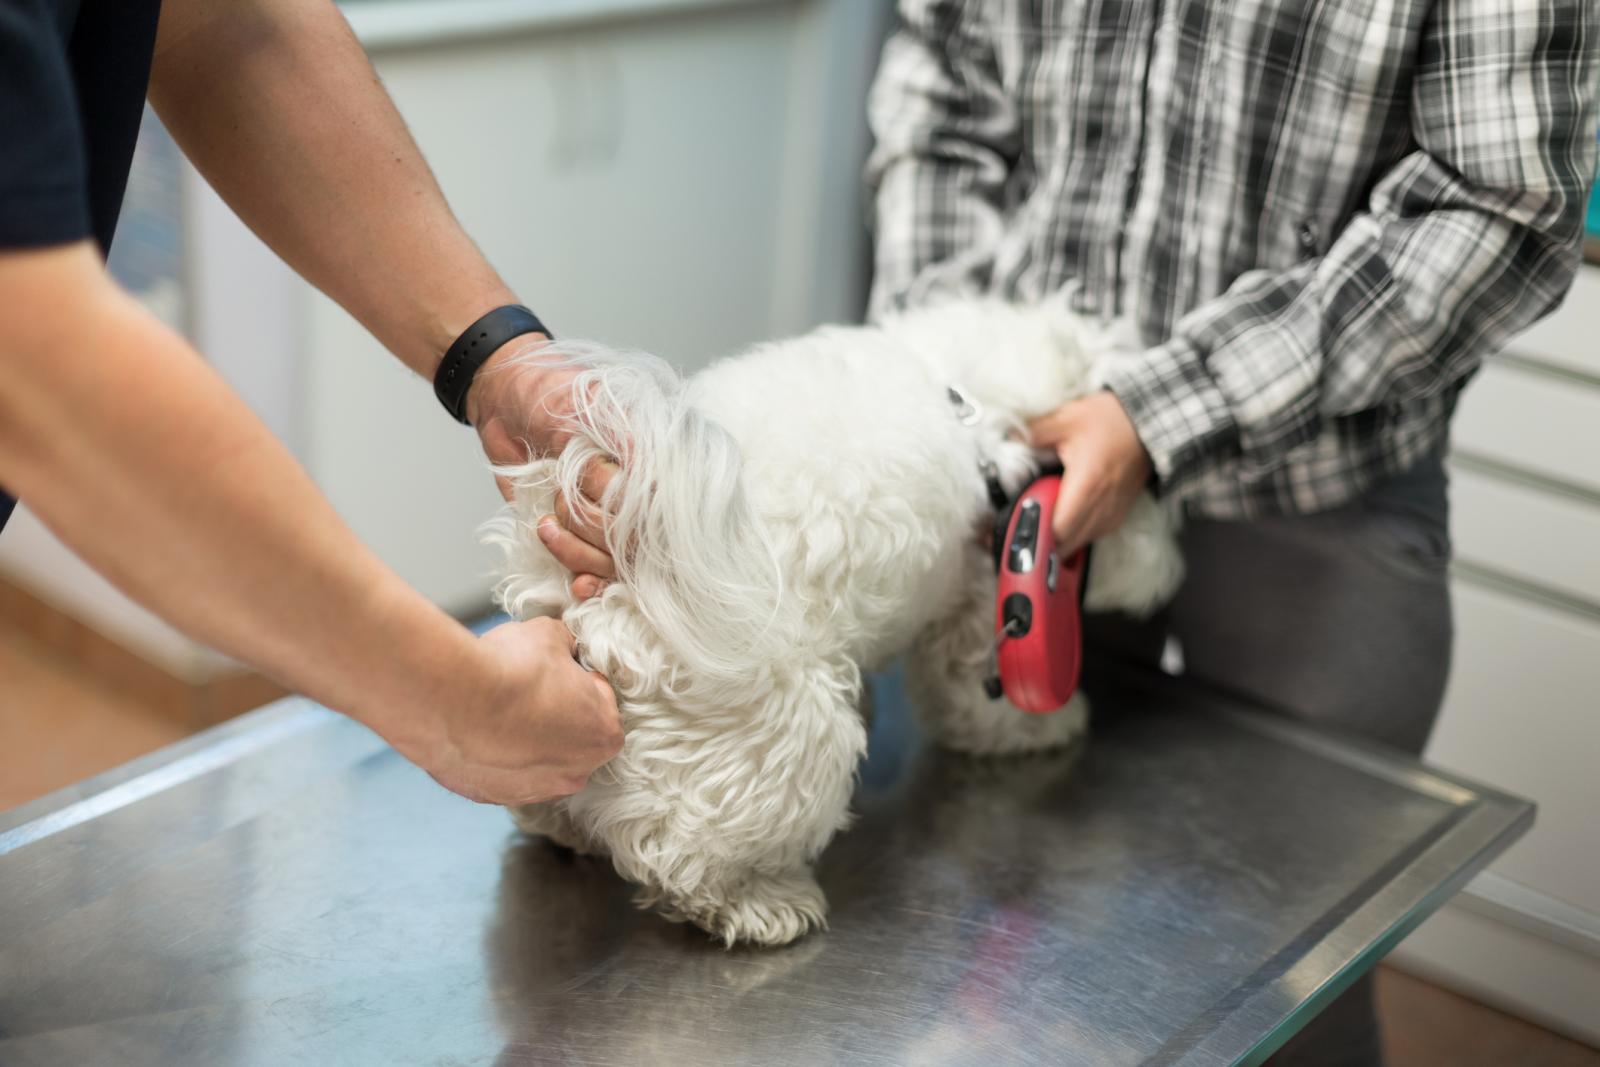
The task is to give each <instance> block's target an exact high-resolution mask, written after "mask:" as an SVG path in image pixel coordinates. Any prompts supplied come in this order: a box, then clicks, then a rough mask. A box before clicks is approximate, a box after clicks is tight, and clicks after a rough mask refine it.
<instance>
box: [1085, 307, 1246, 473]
mask: <svg viewBox="0 0 1600 1067" xmlns="http://www.w3.org/2000/svg"><path fill="white" fill-rule="evenodd" d="M1101 377H1102V379H1103V381H1104V383H1105V386H1106V388H1107V389H1109V390H1111V392H1112V394H1113V395H1115V396H1116V398H1117V400H1118V401H1120V402H1121V404H1122V407H1123V410H1125V411H1126V412H1127V413H1128V418H1129V419H1131V420H1132V421H1133V427H1134V429H1135V430H1136V431H1137V432H1138V434H1139V440H1140V442H1141V443H1143V445H1144V447H1145V451H1147V452H1149V453H1150V465H1151V466H1152V467H1153V468H1154V470H1155V477H1156V483H1157V492H1158V493H1159V494H1160V495H1161V496H1163V497H1172V496H1175V495H1178V494H1180V493H1181V492H1182V491H1183V490H1184V489H1185V488H1186V487H1188V486H1189V485H1191V484H1192V483H1193V482H1194V481H1195V480H1197V479H1198V478H1199V477H1200V476H1201V475H1202V474H1204V473H1205V471H1206V469H1207V468H1208V466H1209V465H1210V463H1211V461H1212V460H1213V459H1215V458H1216V457H1218V456H1220V455H1223V454H1226V453H1227V452H1229V451H1232V450H1236V449H1237V448H1238V440H1239V429H1238V426H1237V425H1236V424H1235V423H1234V421H1233V413H1232V412H1231V411H1230V410H1229V408H1228V403H1227V401H1226V400H1224V399H1223V396H1222V390H1220V389H1218V388H1217V384H1216V382H1214V381H1212V380H1211V376H1210V375H1209V374H1207V373H1206V369H1205V365H1204V364H1203V363H1202V362H1201V359H1200V353H1199V352H1198V351H1196V350H1195V348H1194V346H1193V345H1191V344H1189V342H1187V341H1185V340H1183V339H1182V338H1176V337H1175V338H1173V339H1172V340H1170V341H1168V342H1167V343H1166V344H1164V345H1161V346H1159V347H1156V348H1152V349H1149V350H1147V351H1145V352H1143V353H1141V354H1140V355H1138V356H1122V357H1119V358H1114V359H1112V360H1110V361H1108V363H1107V364H1106V365H1105V366H1104V367H1103V368H1102V371H1101Z"/></svg>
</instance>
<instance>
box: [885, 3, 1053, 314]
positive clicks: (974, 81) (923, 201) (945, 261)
mask: <svg viewBox="0 0 1600 1067" xmlns="http://www.w3.org/2000/svg"><path fill="white" fill-rule="evenodd" d="M982 8H983V5H979V4H952V3H950V2H948V0H900V4H899V11H900V25H899V27H898V29H897V30H896V31H895V33H894V34H893V35H892V36H891V37H890V38H889V41H888V43H887V44H885V45H884V49H883V58H882V60H881V61H880V63H879V65H878V73H877V76H876V78H875V79H874V80H873V84H872V91H871V94H870V96H869V97H868V101H867V118H868V123H869V125H870V126H871V129H872V134H873V140H874V147H873V150H872V155H871V157H870V158H869V160H868V162H867V182H868V186H869V188H870V189H871V191H872V195H873V247H874V258H875V263H874V271H873V283H872V297H871V300H870V310H871V313H872V315H873V316H874V317H878V316H881V315H883V314H884V313H886V312H888V311H891V310H894V309H897V308H902V307H905V306H908V305H914V304H919V303H923V302H925V301H927V300H928V299H929V298H930V297H931V296H933V295H935V294H941V295H942V294H961V293H974V292H982V291H984V290H985V289H986V288H987V286H988V277H989V272H990V270H991V269H992V267H993V263H994V245H995V242H996V241H997V240H998V239H999V236H1000V233H1001V230H1002V214H1003V211H1004V209H1005V196H1006V185H1007V183H1008V182H1009V180H1010V178H1011V171H1012V168H1013V166H1014V165H1015V163H1016V160H1017V157H1018V154H1019V153H1020V151H1021V128H1020V125H1019V118H1018V114H1017V109H1016V106H1015V105H1014V103H1013V102H1012V101H1011V100H1010V98H1009V96H1008V95H1007V94H1006V92H1005V89H1004V87H1003V86H1002V85H1001V84H1000V75H999V71H998V69H997V68H996V65H995V57H994V51H993V48H992V44H991V42H990V41H989V40H988V39H987V35H986V31H985V28H984V27H982V26H979V25H973V24H972V20H975V19H981V18H983V15H984V12H983V10H982Z"/></svg>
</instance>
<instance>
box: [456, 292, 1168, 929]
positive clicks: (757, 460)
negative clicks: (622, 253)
mask: <svg viewBox="0 0 1600 1067" xmlns="http://www.w3.org/2000/svg"><path fill="white" fill-rule="evenodd" d="M1111 348H1112V346H1111V345H1109V343H1107V342H1106V341H1105V340H1104V339H1103V337H1102V336H1100V335H1098V334H1097V333H1096V332H1095V331H1093V330H1091V329H1089V328H1088V327H1087V326H1086V325H1084V324H1083V323H1082V322H1081V321H1080V320H1079V319H1077V318H1076V317H1075V316H1073V315H1072V314H1071V313H1069V312H1067V311H1064V310H1061V309H1059V308H1052V307H1037V308H1018V307H1013V306H1008V305H1005V304H1001V303H996V302H962V303H951V304H948V305H944V306H941V307H935V308H931V309H928V310H923V311H917V312H914V313H908V314H905V315H903V316H901V317H899V318H896V319H893V320H891V321H888V322H885V323H883V324H882V325H881V326H879V327H862V328H824V329H820V330H817V331H816V332H814V333H811V334H808V335H806V336H804V337H800V338H796V339H794V340H790V341H783V342H778V343H774V344H767V345H761V346H758V347H756V348H754V349H752V350H751V351H749V352H746V353H744V354H742V355H739V356H735V357H732V358H729V359H725V360H722V361H721V362H718V363H716V364H715V365H713V366H711V367H710V368H708V369H707V370H705V371H703V372H701V373H699V374H697V375H695V376H694V377H692V378H690V379H689V380H687V381H683V380H681V379H680V378H679V377H678V376H677V375H676V374H675V373H674V372H673V371H671V370H670V369H669V368H668V367H667V366H666V365H665V364H664V363H662V362H661V361H660V360H657V359H655V358H653V357H649V356H643V355H638V354H618V353H612V352H607V351H605V350H601V349H599V348H596V347H593V346H582V345H580V346H572V345H563V346H561V351H563V352H564V353H565V355H566V356H567V357H568V358H569V359H571V360H573V361H574V362H575V363H576V364H577V365H579V366H580V367H582V368H583V373H582V374H581V375H580V376H579V378H578V380H577V382H576V383H575V385H574V387H573V388H574V404H575V406H576V414H575V416H574V431H575V436H574V438H573V440H572V443H571V444H569V445H568V446H567V447H566V449H565V450H564V451H563V452H562V454H561V455H560V456H559V457H558V458H555V459H551V460H539V461H534V462H531V463H528V464H527V465H525V466H521V467H516V468H512V469H511V470H510V471H509V472H507V473H509V474H510V475H511V477H512V479H513V481H514V483H515V485H516V493H515V497H514V502H513V503H512V505H511V506H510V507H509V508H508V509H507V510H506V512H504V513H503V514H502V515H501V516H500V517H498V518H496V519H494V520H492V521H491V522H490V523H489V524H488V526H487V527H486V532H485V536H486V539H487V540H489V541H490V542H492V543H493V544H495V545H498V546H499V547H500V548H501V549H502V550H503V551H504V553H505V559H506V577H505V578H504V580H503V581H502V582H501V583H500V585H499V587H498V590H497V595H498V597H499V599H500V601H501V603H502V604H503V605H504V606H505V608H506V609H507V610H508V611H509V612H510V613H511V614H512V615H514V616H516V617H519V618H528V617H531V616H535V615H559V616H560V617H561V618H562V619H563V620H564V621H565V623H566V624H567V626H569V627H570V628H571V629H572V631H573V633H574V634H576V635H577V639H578V643H579V647H580V649H581V650H582V653H583V655H584V657H585V662H587V663H588V664H589V665H591V666H592V667H594V668H595V669H597V670H600V671H602V672H603V673H604V674H605V675H606V677H608V678H609V679H610V680H611V682H612V684H613V685H614V686H615V687H616V692H617V697H618V701H619V703H620V706H621V710H622V717H623V723H624V727H625V730H626V734H627V741H626V743H625V744H624V746H623V750H622V752H621V754H620V755H618V756H617V757H616V759H614V760H613V761H612V762H611V763H609V764H607V765H606V766H605V767H603V768H601V769H600V771H598V772H597V773H596V774H595V775H594V776H593V778H592V779H591V781H590V783H589V785H588V786H587V787H586V788H584V789H583V790H582V791H581V792H580V793H578V794H577V795H575V796H572V797H569V798H567V799H565V800H561V801H557V802H555V803H552V804H541V805H533V806H530V807H525V808H522V809H519V810H517V811H516V812H515V813H514V814H515V816H516V819H517V822H518V825H519V826H521V827H522V828H523V829H524V830H526V831H528V832H530V833H537V834H544V835H546V836H548V837H550V838H551V839H552V840H554V841H556V842H558V843H560V844H563V845H566V846H569V847H571V848H574V849H577V850H579V851H584V852H594V853H600V854H604V855H606V856H609V857H610V859H611V861H612V862H613V863H614V864H615V866H616V869H617V870H618V872H620V873H621V874H622V875H623V877H625V878H628V879H630V880H631V881H633V882H636V883H638V884H639V885H640V886H641V887H643V889H642V893H641V897H640V902H641V904H643V905H645V906H654V907H656V908H658V909H659V910H660V911H661V912H662V913H663V914H665V915H667V916H668V917H670V918H673V919H680V920H689V921H691V922H694V923H696V924H697V925H699V926H701V927H702V928H704V929H705V930H707V931H709V932H711V933H712V934H714V935H717V936H718V937H720V938H722V939H724V940H725V941H726V942H728V943H729V944H732V943H734V942H736V941H752V942H758V943H762V944H782V943H785V942H788V941H791V940H793V939H795V938H797V937H799V936H800V935H801V934H803V933H805V932H806V931H807V930H808V929H809V928H811V927H813V926H819V925H821V924H822V923H823V917H824V913H825V910H826V902H825V900H824V898H823V895H822V891H821V889H820V888H819V887H818V885H817V883H816V880H815V879H814V878H813V876H812V871H811V864H812V862H813V860H814V859H815V858H816V856H817V854H818V853H819V852H820V851H821V850H822V848H823V846H825V845H826V844H827V843H828V841H829V839H831V838H832V837H833V835H834V834H835V833H837V832H838V831H839V830H840V829H841V828H843V827H844V826H845V825H846V824H847V822H848V821H849V803H850V795H851V790H852V785H853V782H854V776H855V770H856V765H857V762H858V760H859V759H860V758H861V756H862V754H863V751H864V750H865V747H866V731H865V728H864V726H863V722H862V718H861V715H860V713H859V712H858V710H857V708H858V700H859V698H860V695H861V689H862V672H863V671H865V670H872V669H874V668H876V667H879V666H882V665H884V664H886V663H888V662H889V661H891V660H893V659H894V658H895V657H897V656H900V655H902V654H906V655H907V657H908V677H909V682H910V692H911V695H912V698H913V701H914V702H915V703H916V705H917V706H918V708H919V711H920V713H921V715H922V716H923V717H924V719H925V724H926V727H927V729H928V731H929V732H930V733H931V734H932V735H933V737H934V738H935V739H937V740H938V741H940V742H941V743H943V744H945V745H947V746H950V747H952V748H955V749H959V750H962V751H965V752H971V753H982V754H1003V753H1019V752H1030V751H1034V750H1038V749H1043V748H1047V747H1051V746H1056V745H1062V744H1065V743H1067V742H1068V741H1070V740H1072V739H1073V738H1074V737H1075V736H1077V735H1078V734H1079V733H1081V732H1082V730H1083V729H1084V726H1085V723H1086V713H1087V707H1086V705H1085V703H1084V701H1083V699H1082V697H1081V696H1079V697H1075V698H1074V700H1073V701H1072V703H1071V704H1069V705H1068V706H1067V707H1066V708H1064V709H1062V710H1061V711H1059V712H1056V713H1054V714H1052V715H1043V716H1040V715H1030V714H1027V713H1025V712H1022V711H1020V710H1018V709H1016V708H1014V707H1012V706H1011V705H1010V704H1008V703H1007V702H1006V701H1005V700H1004V699H1000V700H992V699H990V698H989V697H988V696H987V695H986V693H985V689H984V680H985V677H986V676H987V675H988V673H989V672H990V671H991V669H992V667H991V662H992V661H991V649H992V646H993V639H994V589H995V573H994V564H993V562H992V557H991V555H990V550H989V549H988V548H987V547H985V546H984V545H983V544H982V543H981V540H980V538H981V531H983V530H984V529H985V528H986V527H987V526H988V525H989V524H990V523H992V521H993V512H992V506H991V504H990V503H989V499H988V494H987V492H986V490H985V478H984V474H983V473H982V470H981V467H982V465H983V464H990V465H992V467H991V469H992V470H997V471H998V473H999V476H1000V478H1001V481H1002V482H1003V484H1004V486H1005V487H1006V489H1007V490H1008V492H1012V493H1015V492H1016V491H1017V490H1018V489H1019V488H1020V487H1021V486H1022V485H1024V484H1025V483H1026V482H1027V481H1028V480H1029V478H1030V476H1031V474H1032V473H1033V472H1034V471H1035V470H1036V469H1037V463H1038V458H1037V456H1036V455H1035V453H1033V452H1032V451H1031V450H1030V449H1029V448H1028V447H1027V446H1026V445H1025V444H1023V443H1022V442H1020V441H1019V440H1018V439H1017V436H1016V431H1017V430H1018V429H1019V428H1020V427H1021V426H1022V424H1023V423H1024V422H1025V421H1027V420H1028V419H1031V418H1033V417H1036V416H1039V415H1043V414H1045V413H1047V412H1049V411H1051V410H1053V409H1055V408H1056V407H1058V406H1060V405H1061V404H1062V403H1064V402H1066V401H1068V400H1071V399H1073V398H1074V397H1077V396H1080V395H1082V394H1083V393H1085V392H1087V391H1089V390H1090V389H1091V388H1094V387H1095V384H1096V376H1095V373H1094V365H1095V360H1096V358H1097V356H1099V357H1100V358H1108V356H1107V354H1108V353H1109V352H1110V350H1111ZM1109 358H1115V357H1114V356H1110V357H1109ZM952 387H954V388H955V389H956V390H957V391H958V395H959V396H961V397H964V398H965V399H966V401H967V403H966V404H964V405H962V406H961V408H960V410H958V407H957V405H956V404H953V403H952V393H951V389H952ZM963 416H965V417H963ZM600 456H612V457H620V459H621V471H620V473H619V474H618V475H617V476H616V477H614V478H613V480H612V482H611V484H610V486H609V487H608V488H607V490H606V499H605V500H604V501H602V502H601V505H602V510H603V511H604V513H605V514H606V515H607V519H606V525H607V536H608V539H609V542H610V544H611V546H612V549H613V555H614V556H615V557H616V559H617V561H618V566H619V569H620V573H619V580H618V581H615V582H613V583H611V584H610V586H608V587H607V589H606V590H605V592H604V593H603V594H602V595H601V596H599V597H597V598H594V599H592V600H589V601H586V602H584V603H577V602H575V601H574V599H573V598H572V596H571V593H570V591H569V588H568V586H569V583H570V581H571V579H572V576H571V575H570V574H569V573H567V572H566V571H565V570H564V569H563V568H562V567H561V566H560V565H559V564H558V563H556V562H555V560H554V559H553V558H552V557H551V556H550V555H549V553H548V552H546V551H545V549H544V547H543V545H542V544H541V543H540V541H539V539H538V537H537V536H536V535H535V524H536V523H537V521H538V519H539V517H540V516H541V515H544V514H547V513H549V512H550V511H551V510H552V503H553V499H554V496H555V494H556V493H557V492H558V491H561V492H564V493H565V495H566V498H567V499H568V500H569V501H572V500H578V499H580V493H579V492H578V489H577V485H578V478H579V474H580V472H581V471H582V470H583V468H584V466H585V465H586V464H587V463H588V462H589V461H591V460H592V459H594V458H596V457H600ZM1180 576H1181V563H1180V560H1179V556H1178V552H1177V548H1176V545H1175V542H1174V540H1173V537H1172V527H1171V525H1170V523H1169V521H1168V519H1167V517H1166V515H1165V513H1164V512H1163V511H1162V510H1161V509H1160V508H1159V507H1158V505H1157V504H1156V503H1155V501H1154V500H1153V499H1151V498H1149V497H1148V496H1145V497H1142V498H1140V500H1139V502H1138V503H1137V505H1136V506H1135V507H1134V509H1133V512H1132V513H1131V514H1130V515H1129V517H1128V521H1127V523H1126V524H1125V525H1124V526H1123V527H1122V529H1121V530H1119V531H1118V532H1117V533H1115V534H1113V535H1111V536H1109V537H1107V538H1105V539H1103V540H1102V541H1100V542H1099V543H1098V544H1097V545H1096V547H1095V556H1094V559H1093V564H1092V566H1091V568H1090V578H1089V587H1088V590H1087V606H1088V607H1089V608H1091V609H1111V608H1115V609H1122V610H1126V611H1130V612H1134V613H1144V612H1148V611H1150V610H1152V609H1153V608H1154V607H1156V606H1157V605H1158V604H1159V603H1160V602H1162V601H1163V600H1164V599H1165V598H1166V597H1168V596H1169V595H1170V594H1171V593H1172V591H1173V590H1174V589H1175V588H1176V586H1177V584H1178V581H1179V579H1180Z"/></svg>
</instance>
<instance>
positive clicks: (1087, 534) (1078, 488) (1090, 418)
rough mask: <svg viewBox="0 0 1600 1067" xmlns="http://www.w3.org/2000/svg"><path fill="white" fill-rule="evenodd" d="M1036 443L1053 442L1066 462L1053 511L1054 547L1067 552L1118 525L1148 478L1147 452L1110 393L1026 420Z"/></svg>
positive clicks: (1045, 445) (1049, 445) (1050, 444)
mask: <svg viewBox="0 0 1600 1067" xmlns="http://www.w3.org/2000/svg"><path fill="white" fill-rule="evenodd" d="M1028 440H1029V442H1030V443H1031V444H1032V445H1033V446H1034V447H1035V448H1053V449H1055V452H1056V454H1057V455H1058V456H1060V457H1061V465H1062V466H1063V467H1064V468H1065V473H1063V475H1062V483H1061V493H1060V495H1059V496H1058V497H1057V498H1056V502H1055V510H1054V512H1053V514H1052V515H1051V528H1052V529H1053V530H1054V532H1055V539H1056V548H1057V551H1058V552H1060V554H1061V555H1062V556H1063V557H1065V556H1070V555H1072V554H1073V553H1074V552H1076V551H1078V549H1080V548H1082V547H1084V546H1085V545H1087V544H1088V543H1089V542H1091V541H1093V540H1095V539H1097V538H1100V537H1104V536H1105V535H1106V534H1108V533H1111V532H1112V531H1113V530H1115V529H1117V528H1118V527H1119V526H1121V525H1122V522H1123V520H1124V519H1126V518H1127V517H1128V511H1129V509H1130V508H1132V507H1133V502H1134V501H1135V500H1136V499H1138V496H1139V492H1140V490H1142V489H1143V488H1144V487H1145V485H1146V484H1147V483H1148V482H1149V480H1150V469H1151V468H1150V456H1149V454H1148V453H1146V452H1145V450H1144V445H1143V444H1141V443H1140V441H1139V435H1138V433H1137V432H1136V431H1135V430H1134V427H1133V422H1132V421H1131V420H1130V419H1129V418H1128V414H1127V412H1125V411H1124V410H1123V409H1122V403H1121V402H1120V401H1119V400H1118V399H1117V398H1116V396H1114V395H1113V394H1112V393H1110V392H1107V391H1103V390H1102V391H1101V392H1098V393H1091V394H1089V395H1088V396H1085V397H1080V398H1079V399H1077V400H1074V401H1072V402H1071V403H1068V404H1063V405H1062V406H1061V407H1059V408H1057V409H1056V410H1055V411H1053V412H1051V413H1050V414H1048V415H1046V416H1044V417H1043V418H1041V419H1035V420H1034V421H1033V422H1031V423H1029V424H1028Z"/></svg>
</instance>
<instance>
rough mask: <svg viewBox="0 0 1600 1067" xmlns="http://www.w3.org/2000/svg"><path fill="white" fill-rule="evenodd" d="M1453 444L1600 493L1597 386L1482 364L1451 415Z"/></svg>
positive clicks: (1599, 428)
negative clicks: (1481, 367) (1453, 423)
mask: <svg viewBox="0 0 1600 1067" xmlns="http://www.w3.org/2000/svg"><path fill="white" fill-rule="evenodd" d="M1453 437H1454V441H1455V447H1456V448H1457V449H1458V450H1461V451H1464V452H1474V453H1477V454H1478V455H1481V456H1485V457H1487V458H1489V459H1492V460H1497V461H1499V462H1502V463H1510V464H1513V465H1515V466H1518V467H1525V468H1527V469H1528V470H1531V471H1534V472H1535V473H1538V474H1543V475H1545V476H1547V477H1550V478H1557V479H1560V480H1561V481H1565V482H1569V483H1571V484H1573V485H1576V486H1580V487H1582V488H1584V489H1587V490H1589V491H1591V492H1594V493H1597V494H1600V388H1592V387H1590V386H1587V385H1584V384H1583V383H1581V382H1577V381H1573V380H1570V379H1565V378H1561V377H1559V376H1557V375H1554V374H1548V373H1540V372H1538V371H1531V370H1526V369H1523V368H1520V367H1516V366H1512V365H1506V364H1500V363H1496V362H1494V361H1493V360H1491V361H1490V362H1489V364H1488V365H1487V366H1485V367H1484V369H1483V371H1482V372H1481V373H1480V374H1479V375H1478V377H1477V378H1476V379H1475V380H1474V381H1473V382H1472V383H1471V384H1469V385H1468V386H1467V389H1466V392H1465V393H1464V394H1463V395H1462V398H1461V407H1460V409H1459V410H1458V411H1457V413H1456V420H1455V428H1454V432H1453Z"/></svg>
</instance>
